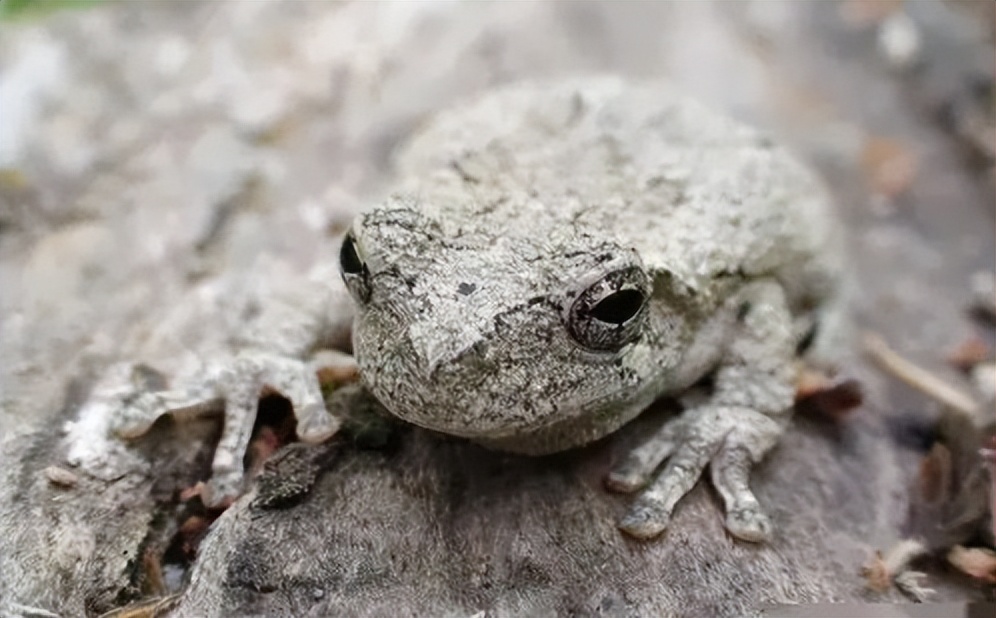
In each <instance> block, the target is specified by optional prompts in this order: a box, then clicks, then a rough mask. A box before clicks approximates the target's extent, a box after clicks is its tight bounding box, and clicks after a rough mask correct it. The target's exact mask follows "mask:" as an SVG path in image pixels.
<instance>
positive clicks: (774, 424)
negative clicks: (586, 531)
mask: <svg viewBox="0 0 996 618" xmlns="http://www.w3.org/2000/svg"><path fill="white" fill-rule="evenodd" d="M400 168H401V172H402V174H403V178H405V180H404V181H403V183H402V185H401V190H400V191H398V192H397V193H395V194H394V195H392V197H390V198H389V199H387V200H386V201H385V202H384V203H382V204H380V205H378V206H376V207H375V208H373V209H372V210H370V211H369V212H367V213H366V214H364V215H362V216H361V217H359V218H358V219H357V220H356V221H355V222H354V224H353V226H352V229H351V231H350V234H349V236H348V237H347V240H346V243H345V246H344V249H343V264H342V268H343V272H344V278H345V280H346V283H347V286H348V287H349V288H350V291H351V292H352V293H353V295H354V298H355V299H356V300H357V306H358V315H357V317H356V320H355V323H354V330H353V345H354V353H355V356H356V360H357V362H358V364H359V366H360V371H361V375H362V379H363V381H364V383H365V384H366V385H367V387H368V388H369V389H370V391H371V392H372V393H373V394H374V395H375V396H376V397H377V398H378V399H379V400H380V401H381V402H382V403H383V404H384V406H386V407H387V408H388V410H390V411H391V412H392V413H393V414H395V415H397V416H399V417H401V418H403V419H405V420H407V421H410V422H412V423H415V424H417V425H421V426H424V427H427V428H430V429H433V430H437V431H440V432H444V433H448V434H453V435H457V436H462V437H466V438H470V439H472V440H475V441H477V442H480V443H482V444H485V445H488V446H492V447H495V448H500V449H504V450H509V451H514V452H521V453H533V454H540V453H548V452H553V451H558V450H563V449H567V448H570V447H574V446H578V445H581V444H584V443H587V442H590V441H593V440H596V439H598V438H600V437H603V436H605V435H607V434H609V433H611V432H613V431H615V430H616V429H618V428H619V427H620V426H621V425H623V424H624V423H626V422H627V421H629V420H631V419H632V418H634V417H635V416H636V415H638V414H639V413H640V412H641V411H642V410H643V409H645V408H646V407H647V406H648V405H649V404H650V403H651V402H652V401H653V400H655V399H656V398H658V397H660V396H662V395H667V394H679V393H681V392H683V391H684V390H685V389H687V388H688V387H689V386H691V385H692V384H694V383H695V382H697V381H698V380H700V379H701V378H702V377H703V376H705V375H706V374H708V373H709V372H712V371H715V379H714V388H713V391H712V393H711V395H710V396H709V398H708V399H706V400H705V401H704V402H703V403H701V404H699V405H696V406H693V407H691V408H689V409H687V410H686V411H685V412H684V413H683V414H682V415H681V416H680V417H678V418H676V419H674V420H672V421H671V422H669V423H667V424H666V425H665V426H664V427H663V428H661V429H660V430H659V431H658V432H657V433H656V434H654V435H650V436H648V438H647V441H646V443H645V444H644V445H643V446H641V447H639V448H637V449H636V450H634V451H633V453H632V454H631V455H630V456H629V457H628V458H627V459H626V460H625V461H623V462H621V463H620V465H619V466H618V467H617V469H616V470H615V471H614V472H613V473H612V474H611V475H610V478H609V486H610V487H611V488H614V489H617V490H620V491H633V490H636V489H638V488H641V487H643V486H645V485H647V484H648V483H649V487H648V488H647V489H646V491H645V492H644V493H643V494H642V496H641V497H640V498H639V499H638V501H637V503H636V504H635V506H634V507H633V509H632V511H631V512H630V514H629V515H628V516H627V517H626V518H625V519H624V521H623V522H622V524H621V525H622V527H623V529H624V530H626V531H627V532H629V533H631V534H633V535H635V536H638V537H651V536H654V535H656V534H659V533H660V532H661V531H663V530H664V528H665V527H666V526H667V523H668V520H669V518H670V515H671V512H672V511H673V509H674V506H675V504H676V503H677V501H678V500H679V499H680V498H681V497H682V496H683V495H684V494H685V493H687V492H688V491H689V490H690V489H691V487H692V486H693V485H694V483H695V482H696V481H697V479H698V477H699V476H700V474H701V473H702V471H703V469H704V468H705V466H706V465H709V464H711V466H710V468H711V474H712V480H713V483H714V485H715V486H716V488H717V490H718V491H719V493H720V494H721V496H722V497H723V499H724V502H725V505H726V509H727V522H726V523H727V528H728V529H729V530H730V532H732V533H733V534H734V535H736V536H738V537H740V538H743V539H746V540H751V541H761V540H764V539H766V538H768V537H769V536H770V532H771V524H770V522H769V521H768V519H767V517H766V516H765V514H764V513H763V511H762V510H761V508H760V506H759V505H758V502H757V500H756V498H755V497H754V495H753V494H752V493H751V491H750V489H749V487H748V475H749V469H750V467H751V466H752V464H754V463H756V462H757V461H759V460H760V459H761V458H762V457H763V455H764V454H765V453H766V452H767V451H768V450H770V449H771V448H772V447H773V446H774V445H775V443H776V442H777V440H778V438H779V436H780V435H781V433H782V432H783V431H784V429H785V426H786V424H787V422H788V420H789V415H790V409H791V405H792V401H793V395H794V382H795V377H796V370H795V363H794V356H795V353H796V348H797V344H798V343H799V341H800V338H801V337H802V336H803V335H804V334H805V333H807V332H809V331H810V330H811V329H812V328H813V327H814V326H817V325H818V327H817V337H816V342H815V343H814V345H813V347H812V349H813V350H814V351H815V352H816V353H818V354H820V355H825V354H826V353H827V350H828V348H829V346H830V343H828V342H830V341H831V340H832V339H833V337H834V336H836V335H837V334H838V333H839V331H840V328H839V327H840V324H841V322H842V321H841V320H840V319H839V317H838V316H839V315H840V313H841V312H840V308H841V307H840V306H841V304H842V300H841V298H842V295H841V294H840V289H839V288H840V285H839V281H840V275H841V270H842V262H843V260H842V258H841V252H840V245H839V232H838V228H837V225H836V221H835V219H834V217H833V214H832V212H831V208H830V206H829V204H828V200H827V197H826V196H825V193H824V192H823V190H822V188H821V187H820V186H819V184H818V182H817V181H816V180H815V179H814V177H813V175H812V174H811V173H809V172H808V171H807V170H806V169H805V168H804V167H803V166H802V165H801V164H799V163H798V162H796V161H795V160H794V159H793V158H792V157H791V156H789V155H788V154H787V153H786V152H785V151H784V150H782V149H780V148H778V147H777V146H774V145H773V144H771V143H770V141H769V140H768V139H767V138H766V137H765V136H764V135H762V134H760V133H758V132H757V131H755V130H752V129H750V128H747V127H744V126H742V125H740V124H738V123H736V122H734V121H732V120H729V119H727V118H724V117H721V116H718V115H716V114H714V113H713V112H711V111H709V110H707V109H705V108H703V107H701V106H700V105H698V104H697V103H695V102H692V101H689V100H688V99H686V98H684V97H682V96H681V95H679V94H677V93H675V92H673V91H672V90H671V89H670V88H668V87H667V86H666V85H663V84H657V83H648V84H633V83H630V82H625V81H622V80H617V79H608V78H606V79H588V80H571V81H564V82H559V83H553V84H552V85H551V84H549V83H547V84H545V85H543V84H531V83H528V84H522V85H517V86H512V87H508V88H505V89H502V90H499V91H496V92H493V93H490V94H487V95H485V96H484V97H482V98H480V99H478V100H475V101H472V102H469V103H467V104H465V105H463V106H462V107H457V108H455V109H452V110H450V111H447V112H445V113H442V114H440V115H439V116H438V117H437V118H436V119H435V120H434V121H433V122H432V123H430V124H429V125H428V126H427V127H426V128H425V129H424V130H423V131H422V132H421V133H420V134H419V135H418V136H417V137H416V138H415V139H414V141H413V142H412V143H411V144H410V146H409V148H408V149H407V151H406V152H405V153H404V154H403V156H402V157H401V160H400ZM620 290H632V292H630V293H628V296H627V297H626V298H627V299H628V300H629V301H630V304H631V305H632V304H633V302H632V301H633V299H634V298H635V299H637V302H639V301H642V306H640V309H639V310H638V311H635V315H633V316H632V317H631V318H630V319H628V320H622V319H621V318H620V317H619V316H616V317H615V318H613V319H610V320H609V321H608V322H605V321H600V320H597V319H596V318H594V317H593V316H592V315H591V314H590V313H588V314H586V313H585V308H584V307H585V306H587V308H588V310H589V311H590V310H591V307H592V306H594V305H595V304H596V303H597V301H598V300H600V299H603V298H606V297H608V296H609V295H610V294H612V293H613V292H618V291H620ZM586 302H587V303H588V304H587V305H585V303H586ZM633 311H634V308H633V307H630V308H629V309H624V310H622V313H623V314H624V315H623V316H622V317H626V316H628V315H629V313H627V312H633ZM617 322H621V323H617ZM665 459H668V463H667V465H666V467H665V468H664V470H663V472H662V473H661V474H660V475H659V476H657V475H656V470H657V468H658V467H659V466H660V465H661V463H662V462H663V461H664V460H665ZM655 479H656V480H655Z"/></svg>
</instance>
